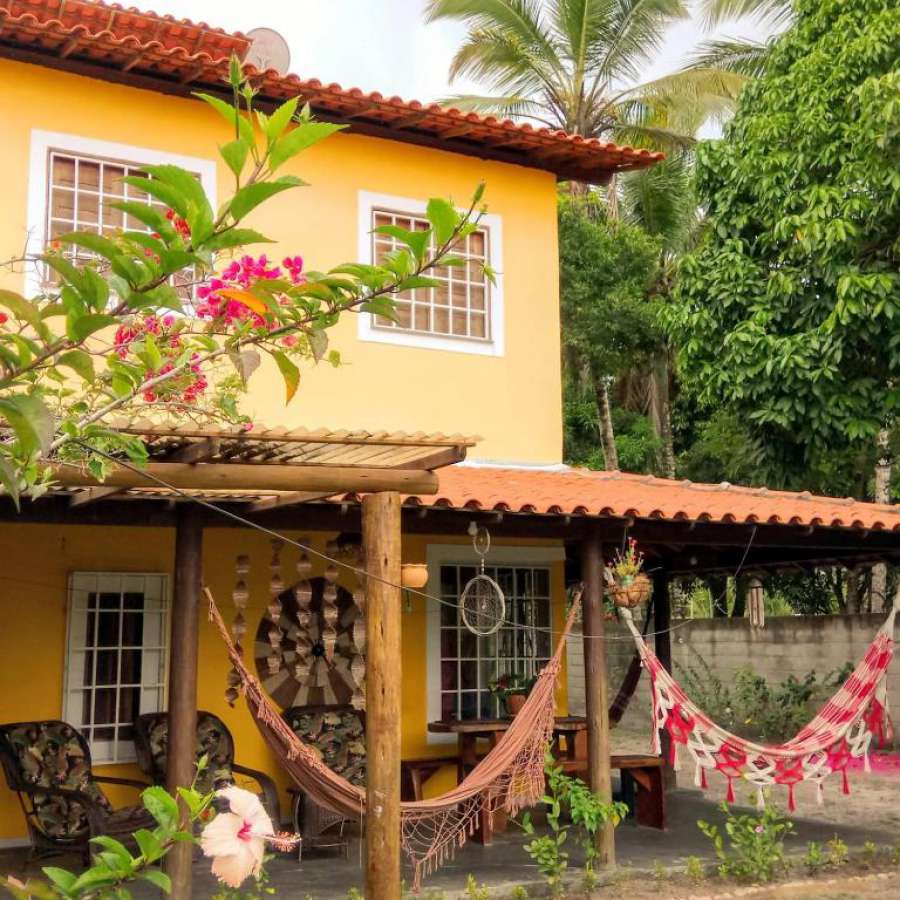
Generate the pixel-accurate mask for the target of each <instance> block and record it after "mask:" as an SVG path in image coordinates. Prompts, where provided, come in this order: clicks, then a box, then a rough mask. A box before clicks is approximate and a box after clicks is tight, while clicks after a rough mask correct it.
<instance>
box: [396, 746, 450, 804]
mask: <svg viewBox="0 0 900 900" xmlns="http://www.w3.org/2000/svg"><path fill="white" fill-rule="evenodd" d="M444 766H455V767H458V766H459V757H458V756H427V757H423V758H422V759H404V760H402V761H401V763H400V799H401V800H422V799H424V798H423V796H422V789H423V787H424V785H425V782H426V781H428V779H429V778H431V776H432V775H434V774H435V773H436V772H438V771H439V770H440V769H443V768H444Z"/></svg>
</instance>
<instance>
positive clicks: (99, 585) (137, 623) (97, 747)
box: [63, 572, 168, 763]
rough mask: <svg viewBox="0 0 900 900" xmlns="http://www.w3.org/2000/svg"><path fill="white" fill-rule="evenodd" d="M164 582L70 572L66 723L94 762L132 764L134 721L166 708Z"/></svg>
mask: <svg viewBox="0 0 900 900" xmlns="http://www.w3.org/2000/svg"><path fill="white" fill-rule="evenodd" d="M167 607H168V604H167V587H166V576H165V575H146V574H139V575H132V574H122V573H117V572H76V573H74V574H73V575H72V577H71V582H70V590H69V618H68V636H67V641H66V685H65V698H64V703H63V709H64V712H63V716H64V718H65V720H66V721H67V722H68V723H69V724H70V725H72V726H73V727H75V728H77V729H78V730H79V731H80V732H81V733H82V734H83V735H84V736H85V738H86V739H87V741H88V743H89V744H90V747H91V755H92V757H93V759H94V762H98V763H102V762H106V763H116V762H126V761H129V760H133V759H134V727H133V725H134V720H135V719H136V718H137V717H138V716H139V715H140V714H141V713H147V712H160V711H161V710H163V709H165V691H166V659H167V650H166V648H167V645H168V640H167V638H168V621H167V619H168V608H167Z"/></svg>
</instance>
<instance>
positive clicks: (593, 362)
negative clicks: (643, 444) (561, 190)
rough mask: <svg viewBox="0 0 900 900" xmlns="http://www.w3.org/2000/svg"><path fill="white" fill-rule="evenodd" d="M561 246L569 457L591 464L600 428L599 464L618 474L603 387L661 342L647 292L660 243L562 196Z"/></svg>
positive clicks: (587, 202) (586, 202)
mask: <svg viewBox="0 0 900 900" xmlns="http://www.w3.org/2000/svg"><path fill="white" fill-rule="evenodd" d="M559 246H560V294H561V303H562V310H561V311H562V338H563V360H564V382H565V399H566V425H567V458H570V459H573V460H574V461H578V462H587V463H588V464H592V458H591V453H590V449H589V448H590V439H589V437H588V436H589V435H590V434H591V433H592V432H593V439H594V440H593V443H594V446H596V437H597V434H596V432H597V430H599V432H600V435H599V436H600V438H601V445H602V447H603V454H604V466H605V467H606V468H607V469H616V468H619V459H618V453H617V448H616V441H615V438H614V428H613V421H612V410H611V404H610V399H609V385H610V382H611V381H612V380H613V379H614V378H615V377H616V376H618V375H619V374H620V373H622V372H624V371H626V370H627V369H628V368H630V367H633V366H636V365H639V364H641V363H642V362H645V361H646V360H647V359H648V358H649V357H650V356H651V355H652V354H653V353H654V352H655V351H656V350H657V348H658V347H659V345H660V342H661V340H662V335H661V333H660V330H659V327H658V325H657V312H656V307H655V305H654V303H653V301H652V299H651V297H650V293H649V289H650V287H651V286H652V284H653V282H654V279H655V277H656V272H657V267H658V260H659V252H660V245H659V241H658V240H657V239H656V238H653V237H651V236H650V235H648V234H647V233H646V232H644V231H643V230H642V229H640V228H637V227H635V226H632V225H628V224H627V223H625V222H618V221H610V220H609V219H608V218H607V216H606V215H605V213H604V211H603V209H602V207H601V206H600V205H599V204H597V203H596V202H594V201H593V200H592V199H591V198H581V197H570V196H564V197H562V198H561V199H560V207H559ZM636 437H639V435H636ZM630 450H631V458H632V459H633V458H634V451H633V448H630ZM593 464H595V462H594V463H593Z"/></svg>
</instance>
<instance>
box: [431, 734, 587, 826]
mask: <svg viewBox="0 0 900 900" xmlns="http://www.w3.org/2000/svg"><path fill="white" fill-rule="evenodd" d="M511 724H512V719H466V720H458V719H441V720H439V721H437V722H429V723H428V730H429V731H430V732H432V733H434V734H455V735H456V740H457V746H458V749H459V761H458V763H457V774H456V777H457V783H458V782H460V781H462V780H463V779H464V778H465V777H466V775H467V774H468V773H469V772H471V771H472V769H474V768H475V766H476V765H477V764H478V760H479V759H480V756H479V754H478V742H479V741H480V740H483V741H487V743H488V747H489V749H493V748H494V747H495V746H496V744H497V741H498V740H499V739H500V736H501V735H502V734H503V733H504V732H505V731H506V730H507V729H508V728H509V726H510V725H511ZM586 730H587V720H586V719H584V718H583V717H581V716H559V717H558V718H557V719H556V720H555V722H554V724H553V754H554V756H556V757H557V759H570V760H574V759H575V758H576V744H577V743H578V738H577V736H578V734H580V733H581V732H584V731H586ZM563 737H564V738H565V739H566V746H565V751H563V750H562V749H561V746H560V739H561V738H563ZM505 829H506V816H505V815H504V814H502V813H499V812H498V813H494V815H493V816H490V815H483V816H482V819H481V824H480V827H479V829H478V831H477V832H476V835H475V839H476V840H477V841H479V843H482V844H490V843H491V841H492V840H493V835H494V832H499V831H504V830H505Z"/></svg>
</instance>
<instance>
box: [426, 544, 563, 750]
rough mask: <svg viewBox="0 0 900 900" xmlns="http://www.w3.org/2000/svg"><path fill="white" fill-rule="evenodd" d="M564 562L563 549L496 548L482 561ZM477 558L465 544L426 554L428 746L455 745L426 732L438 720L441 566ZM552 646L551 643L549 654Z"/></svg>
mask: <svg viewBox="0 0 900 900" xmlns="http://www.w3.org/2000/svg"><path fill="white" fill-rule="evenodd" d="M565 558H566V549H565V547H495V546H491V550H490V553H489V554H488V556H487V558H486V559H485V565H490V566H495V565H499V566H507V565H509V566H523V567H524V566H534V567H539V566H548V567H550V568H551V569H552V567H553V564H554V563H559V562H564V561H565ZM479 559H480V557H479V556H478V555H477V554H476V553H475V550H474V549H473V548H472V547H471V546H466V545H465V544H429V545H428V548H427V550H426V556H425V560H426V565H427V566H428V588H427V592H428V594H429V595H431V596H430V597H429V599H428V601H427V604H428V605H427V613H426V624H425V632H426V640H425V654H426V656H425V663H426V691H427V697H426V703H425V710H426V714H425V733H426V735H427V742H428V744H429V746H430V745H438V744H455V743H456V742H457V739H456V735H454V734H434V733H432V732H430V731H428V723H429V722H434V721H437V720H439V719H440V718H441V604H440V602H439V601H438V599H437V598H438V597H439V596H440V584H441V566H443V565H451V566H472V565H476V564H477V563H478V561H479ZM555 599H556V598H555V597H554V595H553V573H552V571H551V573H550V623H551V627H552V625H553V601H554V600H555ZM552 644H553V642H551V651H552V649H553V647H552Z"/></svg>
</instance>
